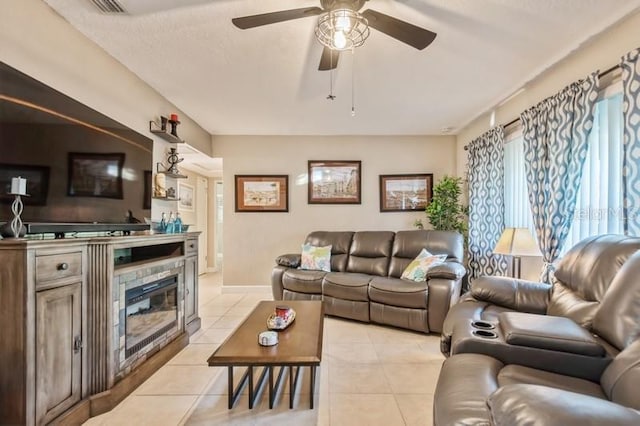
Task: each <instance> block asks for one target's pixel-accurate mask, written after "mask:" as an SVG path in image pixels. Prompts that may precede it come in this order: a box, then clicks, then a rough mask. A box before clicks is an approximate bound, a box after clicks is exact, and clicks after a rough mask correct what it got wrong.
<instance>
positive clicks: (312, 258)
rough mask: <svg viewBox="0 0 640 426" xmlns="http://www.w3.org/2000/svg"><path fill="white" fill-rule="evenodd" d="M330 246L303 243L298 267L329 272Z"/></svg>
mask: <svg viewBox="0 0 640 426" xmlns="http://www.w3.org/2000/svg"><path fill="white" fill-rule="evenodd" d="M331 247H332V246H324V247H316V246H312V245H311V244H303V245H302V259H301V261H300V269H309V270H315V271H326V272H331Z"/></svg>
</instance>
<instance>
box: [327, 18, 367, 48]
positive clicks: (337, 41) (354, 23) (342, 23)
mask: <svg viewBox="0 0 640 426" xmlns="http://www.w3.org/2000/svg"><path fill="white" fill-rule="evenodd" d="M315 32H316V38H317V39H318V41H319V42H320V43H322V44H323V45H324V46H327V47H328V48H330V49H333V50H349V49H352V48H354V47H359V46H362V45H363V44H364V41H365V40H366V39H367V37H369V22H368V21H367V19H366V18H365V17H364V16H362V15H361V14H360V13H358V12H356V11H354V10H351V9H346V8H344V9H334V10H331V11H329V12H326V13H323V14H322V15H320V17H319V18H318V25H317V26H316V31H315Z"/></svg>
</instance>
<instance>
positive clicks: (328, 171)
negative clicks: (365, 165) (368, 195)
mask: <svg viewBox="0 0 640 426" xmlns="http://www.w3.org/2000/svg"><path fill="white" fill-rule="evenodd" d="M360 176H361V162H360V161H318V160H310V161H309V175H308V179H309V184H308V185H309V198H308V201H309V204H360V203H361V196H360V188H361V178H360Z"/></svg>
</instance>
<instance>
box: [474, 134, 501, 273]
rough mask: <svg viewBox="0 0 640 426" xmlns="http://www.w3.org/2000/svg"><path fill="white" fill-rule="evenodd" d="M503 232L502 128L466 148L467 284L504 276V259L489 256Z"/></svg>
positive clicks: (484, 135) (485, 135)
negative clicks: (467, 157)
mask: <svg viewBox="0 0 640 426" xmlns="http://www.w3.org/2000/svg"><path fill="white" fill-rule="evenodd" d="M503 229H504V128H503V127H501V126H500V127H495V128H493V129H491V130H489V131H488V132H487V133H485V134H483V135H482V136H480V137H479V138H477V139H475V140H474V141H472V142H471V143H470V144H469V283H472V282H473V280H474V279H476V278H478V277H479V276H481V275H505V273H506V271H507V267H508V266H509V265H508V263H507V261H506V259H505V258H504V256H497V255H496V256H494V255H493V254H492V252H493V248H494V247H495V245H496V243H497V242H498V239H499V238H500V234H501V233H502V230H503Z"/></svg>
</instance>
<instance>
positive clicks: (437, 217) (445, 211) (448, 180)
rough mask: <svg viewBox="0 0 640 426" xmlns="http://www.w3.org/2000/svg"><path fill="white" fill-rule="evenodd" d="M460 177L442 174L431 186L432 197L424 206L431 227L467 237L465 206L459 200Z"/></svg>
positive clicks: (460, 190) (460, 189)
mask: <svg viewBox="0 0 640 426" xmlns="http://www.w3.org/2000/svg"><path fill="white" fill-rule="evenodd" d="M461 195H462V178H459V177H453V176H444V177H443V178H442V179H440V181H439V182H438V183H437V184H436V185H434V187H433V197H432V198H431V202H429V205H428V206H427V208H426V213H427V218H428V219H429V222H430V223H431V226H433V229H436V230H439V231H457V232H459V233H461V234H462V235H463V236H464V238H465V242H466V239H467V228H468V227H467V207H466V206H464V205H463V204H462V203H461V202H460V196H461Z"/></svg>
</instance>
